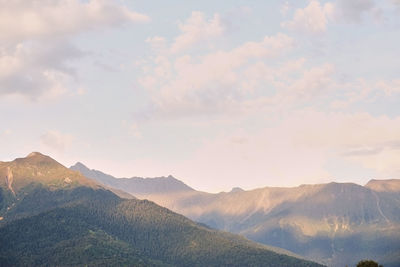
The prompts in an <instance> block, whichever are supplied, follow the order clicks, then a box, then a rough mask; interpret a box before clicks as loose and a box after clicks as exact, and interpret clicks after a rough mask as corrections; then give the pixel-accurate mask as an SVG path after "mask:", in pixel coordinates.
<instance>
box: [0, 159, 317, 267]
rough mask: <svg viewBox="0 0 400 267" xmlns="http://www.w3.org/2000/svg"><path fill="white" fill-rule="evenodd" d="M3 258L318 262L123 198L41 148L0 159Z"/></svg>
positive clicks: (23, 261)
mask: <svg viewBox="0 0 400 267" xmlns="http://www.w3.org/2000/svg"><path fill="white" fill-rule="evenodd" d="M0 180H2V183H1V184H0V206H1V210H0V218H1V220H0V265H4V266H86V265H90V266H99V265H100V266H117V265H126V266H319V265H318V264H316V263H312V262H309V261H305V260H302V259H299V258H296V257H290V256H287V255H283V254H278V253H275V252H273V251H271V250H270V249H268V248H267V247H266V246H263V245H261V244H257V243H254V242H251V241H249V240H247V239H244V238H242V237H239V236H236V235H233V234H229V233H224V232H220V231H217V230H213V229H210V228H207V227H204V226H201V225H199V224H197V223H195V222H193V221H191V220H189V219H187V218H185V217H184V216H182V215H179V214H176V213H174V212H172V211H170V210H168V209H166V208H163V207H160V206H158V205H156V204H155V203H153V202H150V201H148V200H137V199H122V198H120V197H118V196H117V195H116V194H114V193H112V192H111V191H109V190H107V189H105V188H104V187H102V186H100V185H98V184H96V183H95V182H94V181H92V180H90V179H88V178H86V177H84V176H82V175H81V174H80V173H78V172H75V171H72V170H69V169H67V168H65V167H63V166H62V165H61V164H59V163H57V162H56V161H54V160H52V159H51V158H49V157H47V156H44V155H41V154H39V153H35V154H33V155H30V156H28V157H27V158H23V159H16V160H14V161H12V162H1V163H0Z"/></svg>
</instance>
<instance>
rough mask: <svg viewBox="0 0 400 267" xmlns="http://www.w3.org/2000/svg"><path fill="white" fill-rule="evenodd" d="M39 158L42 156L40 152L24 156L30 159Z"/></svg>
mask: <svg viewBox="0 0 400 267" xmlns="http://www.w3.org/2000/svg"><path fill="white" fill-rule="evenodd" d="M38 156H39V157H40V156H42V157H43V156H44V155H43V154H42V153H40V152H31V153H29V155H28V156H26V157H27V158H32V157H38Z"/></svg>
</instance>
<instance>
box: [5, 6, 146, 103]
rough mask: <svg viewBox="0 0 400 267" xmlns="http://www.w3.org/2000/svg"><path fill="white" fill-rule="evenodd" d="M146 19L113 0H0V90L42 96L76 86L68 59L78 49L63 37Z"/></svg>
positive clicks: (15, 93)
mask: <svg viewBox="0 0 400 267" xmlns="http://www.w3.org/2000/svg"><path fill="white" fill-rule="evenodd" d="M148 20H149V18H148V17H147V16H146V15H143V14H139V13H136V12H133V11H131V10H129V9H128V8H127V7H125V6H123V5H120V4H117V2H114V1H104V0H90V1H79V0H55V1H51V0H44V1H36V0H35V1H23V0H11V1H8V0H0V32H1V34H0V96H1V95H23V96H28V97H29V98H31V99H38V98H48V97H52V96H56V95H60V94H63V93H65V92H67V91H69V90H71V88H72V87H78V88H79V87H80V86H79V85H78V84H76V81H77V80H76V78H77V76H76V75H75V73H74V69H73V68H72V67H71V64H70V63H71V61H72V60H74V59H77V58H80V57H82V56H83V55H84V53H82V52H81V51H79V49H77V48H76V47H74V46H73V45H72V44H71V42H70V41H69V38H72V37H73V36H75V35H77V34H79V33H83V32H86V31H89V30H96V29H102V28H107V27H114V26H119V25H122V24H125V23H128V22H134V23H138V22H146V21H148Z"/></svg>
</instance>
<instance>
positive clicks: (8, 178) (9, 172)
mask: <svg viewBox="0 0 400 267" xmlns="http://www.w3.org/2000/svg"><path fill="white" fill-rule="evenodd" d="M13 179H14V176H13V173H12V170H11V168H10V167H7V175H6V185H7V187H8V189H10V191H11V192H12V193H13V195H14V196H15V192H14V189H13V188H12V183H13Z"/></svg>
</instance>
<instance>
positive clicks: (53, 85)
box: [0, 42, 82, 98]
mask: <svg viewBox="0 0 400 267" xmlns="http://www.w3.org/2000/svg"><path fill="white" fill-rule="evenodd" d="M81 55H82V53H81V52H80V51H79V50H77V49H76V48H75V47H73V46H71V45H70V44H68V43H66V42H61V43H54V42H49V43H36V42H31V43H29V42H24V43H21V44H18V45H16V46H15V47H11V48H10V49H4V48H3V49H1V50H0V95H2V94H3V95H5V94H20V95H26V96H29V97H31V98H37V97H39V96H42V95H43V94H44V93H46V97H49V96H51V95H57V94H60V93H62V92H64V91H65V90H66V89H65V85H67V84H68V83H71V82H73V77H74V71H73V69H71V68H70V67H69V66H68V62H69V61H70V60H73V59H76V58H79V57H81Z"/></svg>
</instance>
